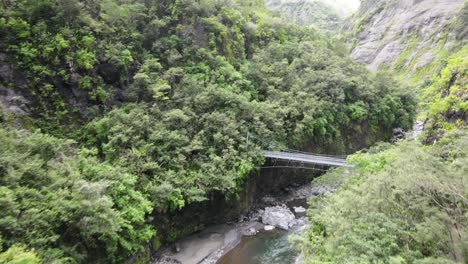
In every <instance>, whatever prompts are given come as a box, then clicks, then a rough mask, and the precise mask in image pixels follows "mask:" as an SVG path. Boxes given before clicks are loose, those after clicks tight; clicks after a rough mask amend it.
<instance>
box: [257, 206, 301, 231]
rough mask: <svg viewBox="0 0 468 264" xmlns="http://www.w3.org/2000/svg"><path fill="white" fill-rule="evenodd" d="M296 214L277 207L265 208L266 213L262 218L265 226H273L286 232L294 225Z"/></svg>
mask: <svg viewBox="0 0 468 264" xmlns="http://www.w3.org/2000/svg"><path fill="white" fill-rule="evenodd" d="M294 219H295V217H294V214H293V213H292V212H291V210H289V209H288V208H286V207H283V206H275V207H267V208H265V213H263V216H262V223H263V224H265V225H272V226H275V227H278V228H281V229H284V230H289V228H290V227H291V226H292V225H293V224H294Z"/></svg>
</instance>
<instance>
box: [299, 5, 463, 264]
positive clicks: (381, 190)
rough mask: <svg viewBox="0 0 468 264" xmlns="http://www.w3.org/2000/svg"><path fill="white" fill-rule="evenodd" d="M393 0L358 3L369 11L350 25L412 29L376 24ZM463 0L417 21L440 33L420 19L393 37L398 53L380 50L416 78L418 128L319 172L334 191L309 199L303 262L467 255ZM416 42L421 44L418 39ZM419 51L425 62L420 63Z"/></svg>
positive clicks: (451, 259)
mask: <svg viewBox="0 0 468 264" xmlns="http://www.w3.org/2000/svg"><path fill="white" fill-rule="evenodd" d="M421 2H422V4H425V3H424V1H420V2H419V3H413V5H418V4H420V3H421ZM456 2H457V1H447V2H444V3H442V2H439V3H438V4H442V5H450V4H457V3H456ZM398 3H400V4H401V3H402V2H399V1H387V2H385V1H365V2H364V6H362V7H361V9H362V10H366V9H367V10H374V11H372V12H369V13H368V14H367V15H364V16H363V17H362V18H358V17H359V16H357V17H355V18H357V20H356V21H354V25H359V23H361V26H362V28H357V30H358V32H359V31H360V30H366V31H371V32H378V33H379V34H382V35H386V34H387V35H388V34H392V33H395V32H399V30H404V29H408V28H406V26H407V25H404V27H403V28H396V29H395V28H393V31H389V32H390V33H389V32H387V31H379V27H381V26H382V25H381V24H373V23H374V22H375V21H376V20H380V21H382V20H388V19H390V18H389V17H386V16H385V15H383V14H389V13H390V14H398V12H397V11H396V10H398ZM404 4H405V5H409V6H410V8H409V9H408V10H414V12H416V13H417V12H418V8H416V7H414V9H412V8H411V3H409V2H405V3H404ZM426 7H427V6H426ZM467 7H468V6H467V5H466V4H465V6H464V7H463V9H462V10H461V11H460V12H459V13H458V15H457V16H455V17H453V18H452V20H451V23H449V24H445V25H444V23H434V24H429V25H428V24H420V25H419V26H421V27H426V29H427V27H428V26H432V27H436V28H437V27H438V28H440V29H442V30H440V31H438V32H437V34H436V35H430V34H429V35H421V34H420V33H421V32H420V31H418V30H419V29H420V28H416V29H414V28H413V30H414V31H415V32H413V34H412V35H411V34H410V33H412V32H407V33H408V34H403V35H399V36H398V37H396V39H394V41H395V43H398V45H399V46H401V49H399V52H401V53H398V51H396V53H395V54H393V55H396V56H393V55H392V56H393V57H386V59H388V60H387V61H386V63H388V64H387V65H389V66H390V68H391V70H392V71H394V72H396V73H397V74H399V75H400V76H401V77H402V78H405V79H407V80H409V81H410V82H412V83H414V84H415V86H414V89H415V91H417V93H418V101H419V107H418V112H419V115H418V118H417V119H418V120H419V121H420V122H421V123H422V124H423V127H424V130H423V131H421V135H419V136H418V137H417V138H415V137H414V134H417V133H411V134H410V135H408V139H403V140H400V141H399V142H397V143H396V144H393V145H390V144H378V145H377V146H375V147H373V148H370V149H368V150H366V151H363V152H360V153H357V154H355V155H352V156H351V157H350V158H349V162H352V163H355V165H356V167H355V168H354V169H353V172H352V173H351V174H349V175H347V174H345V173H344V171H340V170H337V171H334V172H332V173H329V174H327V175H325V176H324V177H322V178H321V179H319V180H318V181H317V184H331V185H335V186H336V187H338V192H337V193H336V194H334V195H333V196H330V197H317V198H315V199H312V200H311V201H310V205H311V209H310V211H309V214H310V219H311V221H312V224H311V226H310V228H309V229H308V232H307V234H305V235H304V236H302V237H301V239H300V240H299V247H301V248H302V250H303V252H304V254H305V255H306V258H307V259H308V261H307V263H342V262H346V263H466V261H467V260H468V244H467V243H466V241H468V232H467V227H468V215H467V212H468V200H467V197H468V185H467V180H468V168H467V167H466V164H468V145H467V142H468V138H467V135H468V130H467V127H466V126H467V123H468V116H467V111H468V107H467V106H468V97H467V94H468V53H467V51H468V50H467V47H466V41H467V38H466V30H465V29H466V25H467V21H466V11H467V10H468V9H467ZM427 8H428V10H434V12H433V13H432V15H433V17H432V19H440V17H439V18H437V13H439V12H441V10H440V9H437V10H435V8H434V7H427ZM431 8H434V9H431ZM443 11H444V12H456V11H457V10H447V9H446V10H443ZM427 14H429V13H427ZM404 15H408V13H407V14H404ZM418 19H421V18H420V17H418ZM373 21H374V22H373ZM392 26H395V24H393V25H392ZM355 29H356V28H355ZM362 32H364V31H362ZM427 32H428V30H426V31H425V33H427ZM358 35H361V36H364V34H361V33H358ZM408 36H414V41H412V42H411V43H409V42H408V38H407V37H408ZM421 43H423V44H421ZM431 43H432V44H431ZM367 44H369V42H367ZM380 44H381V45H387V44H388V43H387V42H385V41H383V42H380ZM380 44H379V45H380ZM422 46H424V47H425V48H422V49H421V47H422ZM362 48H363V47H357V49H358V50H359V49H362ZM369 51H373V52H376V51H378V49H369ZM393 51H395V50H393ZM396 57H398V59H397V60H396V61H394V60H393V59H394V58H396ZM423 57H425V59H424V58H423ZM423 59H424V60H426V63H422V64H421V63H420V62H421V60H423ZM374 62H375V61H374ZM374 62H372V61H370V62H369V63H370V65H371V67H373V66H374ZM416 132H418V131H416Z"/></svg>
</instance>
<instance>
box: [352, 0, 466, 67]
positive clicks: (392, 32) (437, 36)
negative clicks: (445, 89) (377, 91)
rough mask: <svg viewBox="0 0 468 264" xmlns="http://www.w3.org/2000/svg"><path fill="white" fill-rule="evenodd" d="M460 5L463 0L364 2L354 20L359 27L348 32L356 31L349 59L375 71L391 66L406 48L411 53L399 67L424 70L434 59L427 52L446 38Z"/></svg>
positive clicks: (378, 0)
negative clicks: (384, 66)
mask: <svg viewBox="0 0 468 264" xmlns="http://www.w3.org/2000/svg"><path fill="white" fill-rule="evenodd" d="M463 3H464V0H443V1H441V0H417V1H416V0H415V1H408V0H367V1H365V2H364V3H363V5H362V6H361V7H360V9H359V11H358V13H357V14H356V17H355V19H356V21H360V22H361V23H360V24H359V25H358V24H356V25H355V26H354V27H355V28H353V29H350V30H358V33H357V35H356V36H355V37H356V39H357V45H356V46H355V47H354V49H353V50H352V52H351V56H352V57H353V58H354V59H356V60H358V61H361V62H364V63H366V64H368V66H369V68H370V69H372V70H376V69H378V68H379V67H380V66H381V65H386V66H392V65H393V64H394V63H395V62H396V61H397V59H398V58H399V57H400V55H401V54H402V52H403V51H404V50H405V48H408V47H409V48H411V47H412V50H413V52H412V53H410V54H407V55H406V58H404V61H400V63H403V65H404V66H408V65H409V63H410V62H412V65H413V66H414V68H420V67H423V66H425V65H427V64H428V63H430V62H431V61H432V60H433V59H434V56H433V54H431V51H430V50H431V49H432V48H435V47H436V46H437V43H438V41H439V40H441V39H442V38H443V37H445V36H444V33H445V32H446V28H445V27H446V26H447V24H448V23H450V20H451V19H452V18H453V17H454V16H455V15H456V14H457V13H458V12H459V11H460V10H461V7H462V6H463ZM366 17H367V19H361V18H366ZM360 19H361V20H360ZM452 37H454V36H452ZM448 45H450V41H449V42H448ZM447 48H448V47H444V49H447Z"/></svg>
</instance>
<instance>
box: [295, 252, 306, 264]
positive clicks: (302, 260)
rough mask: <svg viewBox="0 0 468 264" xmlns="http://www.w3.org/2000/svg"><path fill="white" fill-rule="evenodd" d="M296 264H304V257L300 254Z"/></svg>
mask: <svg viewBox="0 0 468 264" xmlns="http://www.w3.org/2000/svg"><path fill="white" fill-rule="evenodd" d="M294 264H304V255H302V254H300V255H299V256H298V257H297V258H296V260H295V261H294Z"/></svg>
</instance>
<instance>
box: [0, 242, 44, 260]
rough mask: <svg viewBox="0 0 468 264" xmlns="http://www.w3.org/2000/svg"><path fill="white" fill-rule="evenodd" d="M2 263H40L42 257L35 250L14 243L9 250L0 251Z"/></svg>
mask: <svg viewBox="0 0 468 264" xmlns="http://www.w3.org/2000/svg"><path fill="white" fill-rule="evenodd" d="M0 263H1V264H39V263H41V259H40V258H39V257H38V256H37V255H36V253H35V252H34V251H27V250H26V248H25V247H22V246H18V245H13V246H11V247H10V248H9V249H8V250H7V251H5V252H3V253H0Z"/></svg>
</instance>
